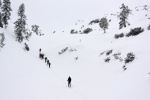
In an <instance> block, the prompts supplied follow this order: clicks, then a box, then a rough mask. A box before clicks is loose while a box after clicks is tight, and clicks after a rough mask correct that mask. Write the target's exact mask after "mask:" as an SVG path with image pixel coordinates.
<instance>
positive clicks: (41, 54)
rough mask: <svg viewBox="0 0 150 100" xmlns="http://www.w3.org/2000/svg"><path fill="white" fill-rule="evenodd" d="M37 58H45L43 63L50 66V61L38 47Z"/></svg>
mask: <svg viewBox="0 0 150 100" xmlns="http://www.w3.org/2000/svg"><path fill="white" fill-rule="evenodd" d="M39 58H41V59H45V63H46V64H47V65H48V67H49V68H50V66H51V63H50V61H49V60H48V58H47V57H44V54H43V53H41V48H40V49H39Z"/></svg>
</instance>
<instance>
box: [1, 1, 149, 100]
mask: <svg viewBox="0 0 150 100" xmlns="http://www.w3.org/2000/svg"><path fill="white" fill-rule="evenodd" d="M21 1H22V2H25V3H26V5H27V4H30V5H31V6H30V8H32V6H33V7H34V6H35V5H33V4H32V3H31V2H33V1H35V0H32V1H31V0H30V1H29V0H21ZM21 1H18V2H17V3H16V5H19V4H20V3H21ZM77 1H78V0H77ZM40 2H43V3H44V2H48V1H47V0H42V1H40V0H39V1H38V3H37V4H40ZM53 2H55V1H53ZM66 2H69V0H65V1H64V2H62V1H61V3H62V4H63V3H66ZM82 2H83V1H82ZM84 2H85V1H84ZM89 2H91V1H90V0H89ZM95 2H98V1H97V0H95ZM119 2H120V1H119ZM126 2H128V1H126ZM130 2H131V1H130ZM139 2H141V1H139ZM139 2H138V3H136V4H137V6H138V4H140V3H139ZM143 2H144V1H143ZM143 2H142V3H143ZM76 3H77V2H76ZM142 3H141V4H142ZM145 3H147V1H146V0H145ZM12 4H14V1H12ZM35 4H36V3H35ZM89 4H90V3H89ZM118 4H119V3H118ZM127 4H129V2H128V3H127ZM47 5H48V4H47ZM59 5H60V4H59ZM130 5H131V4H130ZM14 6H15V4H14V5H13V8H14V9H15V7H14ZM41 6H42V7H45V6H44V5H41ZM27 7H29V5H27ZM47 7H48V6H47ZM77 7H78V6H77ZM118 7H119V6H118ZM132 7H133V5H132ZM27 9H28V11H27V12H28V13H27V17H28V15H29V16H30V17H29V19H30V18H31V16H32V17H33V16H35V15H34V14H33V15H32V13H31V12H30V13H29V11H30V10H34V9H29V8H27ZM57 9H58V8H57ZM37 11H38V10H37ZM40 11H41V10H40ZM40 11H38V12H40ZM32 12H34V11H32ZM41 12H42V11H41ZM13 13H14V11H13ZM149 13H150V10H148V11H143V10H141V11H135V9H134V10H133V15H130V18H129V22H130V23H131V25H130V26H128V27H127V28H124V29H121V30H118V20H117V17H116V16H111V15H110V13H109V15H108V16H107V17H108V18H109V19H111V20H112V21H111V22H110V26H109V29H108V30H106V33H105V34H104V33H103V31H102V30H99V26H98V24H97V25H92V26H90V25H88V23H89V22H83V23H79V24H77V25H75V26H74V27H72V28H75V29H80V27H81V26H82V25H83V24H84V25H85V28H87V27H92V28H93V29H96V30H95V31H93V32H92V33H90V34H70V30H71V28H70V27H69V28H68V29H67V28H65V30H66V31H65V32H61V31H60V30H59V32H57V33H55V34H49V33H48V30H45V32H47V33H48V34H45V35H44V36H37V35H35V34H33V35H32V37H31V38H30V41H24V42H26V43H27V44H28V45H29V47H30V51H29V52H28V51H25V50H24V42H23V43H21V44H20V43H18V42H16V41H15V35H14V33H13V25H12V24H10V25H9V27H8V28H7V29H2V28H0V33H2V32H4V34H5V37H6V40H5V44H6V45H5V46H4V47H3V48H2V49H0V100H150V95H149V93H150V74H149V73H150V63H149V55H150V47H149V45H148V43H150V39H149V37H150V34H149V33H150V31H148V30H147V27H148V25H149V23H150V19H148V18H149V17H150V15H149ZM145 14H147V16H145ZM13 17H14V16H13ZM15 18H16V17H15ZM38 18H40V17H37V19H36V18H35V19H34V20H33V21H31V19H30V20H28V21H29V23H30V24H31V23H32V22H36V21H35V20H39V19H38ZM44 20H45V19H44ZM11 21H13V20H11ZM11 21H10V22H11ZM30 21H31V22H30ZM55 21H56V22H57V19H56V20H55ZM40 22H41V21H40V20H39V23H40ZM43 23H44V22H41V23H40V26H41V25H43V27H44V26H46V27H48V26H47V24H49V23H45V24H43ZM68 23H70V22H68ZM35 24H36V23H35ZM80 25H81V26H80ZM135 27H142V28H144V30H145V31H144V32H143V33H141V34H139V35H137V36H132V37H123V38H121V39H114V35H115V34H120V33H122V32H123V33H124V34H126V33H127V32H129V31H130V29H131V28H135ZM56 31H57V30H56ZM66 47H68V50H67V51H66V52H64V53H63V54H61V55H59V54H58V52H61V50H62V49H64V48H66ZM40 48H41V49H42V53H44V54H45V56H46V57H47V58H48V59H49V60H50V62H51V68H48V66H47V65H46V63H45V62H44V60H41V59H40V58H39V57H38V56H39V49H40ZM111 49H112V50H113V52H112V54H110V55H109V56H106V53H104V54H103V55H100V54H101V53H102V52H104V51H108V50H111ZM71 50H73V51H71ZM129 52H133V53H134V54H135V60H134V61H133V62H131V63H129V64H127V65H126V67H127V70H125V71H123V68H122V67H123V65H124V62H120V61H119V60H116V59H114V57H113V54H115V53H121V57H122V58H123V59H124V58H125V57H126V55H127V53H129ZM76 57H78V59H77V60H75V58H76ZM107 57H110V58H111V60H110V62H109V63H106V62H104V59H105V58H107ZM69 76H71V78H72V87H71V88H68V87H67V78H68V77H69Z"/></svg>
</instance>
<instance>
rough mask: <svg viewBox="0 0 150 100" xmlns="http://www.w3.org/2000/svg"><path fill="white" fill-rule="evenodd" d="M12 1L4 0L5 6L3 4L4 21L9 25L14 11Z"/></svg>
mask: <svg viewBox="0 0 150 100" xmlns="http://www.w3.org/2000/svg"><path fill="white" fill-rule="evenodd" d="M10 5H11V2H10V0H3V6H2V22H3V23H4V24H5V25H6V26H7V25H8V20H9V19H10V16H11V13H10V11H12V9H11V6H10Z"/></svg>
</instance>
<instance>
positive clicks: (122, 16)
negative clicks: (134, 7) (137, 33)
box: [119, 4, 131, 29]
mask: <svg viewBox="0 0 150 100" xmlns="http://www.w3.org/2000/svg"><path fill="white" fill-rule="evenodd" d="M120 9H121V12H120V14H119V19H120V22H119V29H122V28H123V27H126V24H127V23H128V24H129V22H128V21H127V20H128V16H129V14H130V13H131V10H130V9H129V8H128V6H125V5H124V4H122V7H120Z"/></svg>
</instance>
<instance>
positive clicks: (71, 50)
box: [69, 49, 77, 52]
mask: <svg viewBox="0 0 150 100" xmlns="http://www.w3.org/2000/svg"><path fill="white" fill-rule="evenodd" d="M73 51H77V50H76V49H70V50H69V52H73Z"/></svg>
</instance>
